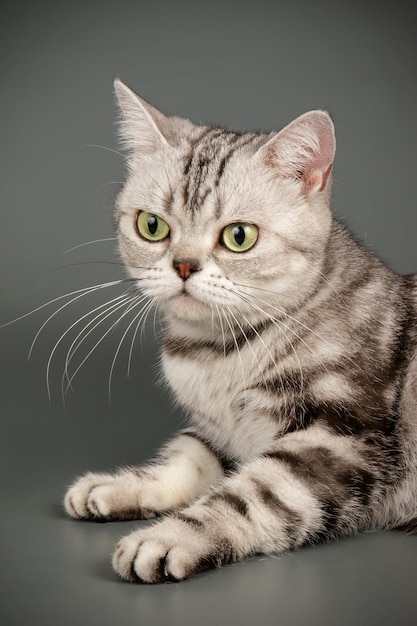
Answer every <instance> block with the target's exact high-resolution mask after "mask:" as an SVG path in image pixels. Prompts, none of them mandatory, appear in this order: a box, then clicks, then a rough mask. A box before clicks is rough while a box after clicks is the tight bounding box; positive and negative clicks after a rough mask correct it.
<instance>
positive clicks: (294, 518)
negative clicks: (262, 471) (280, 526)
mask: <svg viewBox="0 0 417 626" xmlns="http://www.w3.org/2000/svg"><path fill="white" fill-rule="evenodd" d="M251 482H252V484H253V485H255V488H256V495H257V497H258V498H259V500H260V502H261V504H262V505H264V506H266V507H267V508H269V509H270V510H271V511H272V512H273V513H275V514H276V515H278V516H279V517H280V518H281V519H283V521H285V532H286V534H287V535H288V536H289V537H290V538H291V543H292V544H296V543H298V542H299V541H300V533H299V532H297V531H298V529H299V528H300V527H301V526H302V522H303V518H302V516H301V515H299V514H298V513H296V512H295V511H293V510H292V509H290V508H289V507H288V506H287V505H286V504H284V502H283V501H282V500H281V498H280V497H279V496H278V495H277V494H276V493H273V492H272V491H271V489H270V487H269V486H268V485H266V484H264V483H263V482H261V481H260V480H257V479H255V478H252V479H251Z"/></svg>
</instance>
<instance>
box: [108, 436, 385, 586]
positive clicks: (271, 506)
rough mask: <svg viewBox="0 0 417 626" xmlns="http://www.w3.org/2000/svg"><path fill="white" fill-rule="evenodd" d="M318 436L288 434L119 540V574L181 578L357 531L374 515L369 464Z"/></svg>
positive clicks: (336, 440)
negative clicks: (370, 505) (192, 500)
mask: <svg viewBox="0 0 417 626" xmlns="http://www.w3.org/2000/svg"><path fill="white" fill-rule="evenodd" d="M326 438H327V441H326ZM285 439H286V437H284V440H285ZM315 439H316V441H320V443H315V444H313V445H311V444H310V443H308V442H306V440H305V437H304V435H302V436H300V437H297V436H291V437H289V438H288V443H284V441H283V442H282V445H281V446H280V447H279V449H275V450H273V451H271V452H269V453H267V454H265V455H263V456H262V457H259V458H258V459H255V460H253V461H251V462H249V463H247V464H246V465H245V466H243V467H242V469H241V470H240V472H239V473H236V474H234V475H232V476H229V477H227V478H226V479H225V480H224V481H222V482H221V483H220V484H219V485H218V486H217V487H215V488H214V489H213V490H212V491H211V492H210V493H208V494H206V495H204V496H202V497H201V498H199V500H198V501H196V502H195V503H194V504H192V505H191V506H188V507H186V508H184V509H182V510H181V511H178V512H174V513H173V514H171V515H170V516H168V517H166V518H164V519H163V520H161V521H159V522H156V523H155V524H152V525H150V526H148V527H147V528H141V529H140V530H136V531H134V532H133V533H131V534H129V535H127V536H126V537H124V538H122V540H121V541H120V542H119V544H118V546H117V548H116V551H115V553H114V557H113V567H114V569H115V570H116V572H118V573H119V574H120V575H121V576H122V578H125V579H127V580H130V581H136V582H138V581H144V582H148V583H159V582H163V581H165V580H173V579H174V580H181V579H184V578H188V577H190V576H193V575H194V574H196V573H198V572H200V571H202V570H204V569H208V568H213V567H219V566H220V565H223V564H226V563H231V562H236V561H239V560H242V559H243V558H245V557H248V556H251V555H255V554H257V553H263V554H270V553H279V552H282V551H284V550H289V549H294V548H296V547H298V546H301V545H303V544H305V543H308V542H315V541H318V540H319V539H320V538H323V539H328V538H331V537H334V536H337V535H338V534H342V533H346V532H352V531H355V530H357V529H358V528H359V527H360V524H361V523H362V524H363V523H364V522H363V520H366V518H367V515H369V509H368V510H367V507H366V506H365V503H367V502H368V501H370V498H371V491H372V484H373V481H372V480H371V475H370V473H369V469H368V468H367V467H366V465H367V464H366V461H365V460H364V459H363V458H361V457H360V455H359V454H358V453H357V451H356V450H353V449H352V450H350V446H349V442H346V441H344V440H345V439H346V438H343V437H332V436H328V435H326V433H315ZM361 516H362V520H361ZM368 523H369V521H368Z"/></svg>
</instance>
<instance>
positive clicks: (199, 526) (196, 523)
mask: <svg viewBox="0 0 417 626" xmlns="http://www.w3.org/2000/svg"><path fill="white" fill-rule="evenodd" d="M171 517H174V518H175V519H179V520H181V521H182V522H185V523H186V524H188V525H189V526H192V527H193V528H194V529H195V530H203V529H204V528H205V524H204V522H202V521H201V520H199V519H197V518H196V517H192V516H191V515H186V514H185V513H182V512H181V511H174V512H173V513H171Z"/></svg>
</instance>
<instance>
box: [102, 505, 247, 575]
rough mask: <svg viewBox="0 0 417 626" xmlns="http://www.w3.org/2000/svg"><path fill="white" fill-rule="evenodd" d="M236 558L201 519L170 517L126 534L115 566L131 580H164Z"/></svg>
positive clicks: (218, 565) (118, 571) (229, 547)
mask: <svg viewBox="0 0 417 626" xmlns="http://www.w3.org/2000/svg"><path fill="white" fill-rule="evenodd" d="M185 517H186V516H183V518H185ZM200 524H201V526H200ZM235 560H237V558H236V555H235V554H234V551H233V548H232V546H231V544H230V542H228V541H227V540H225V539H224V538H220V537H217V538H215V537H213V535H211V536H210V534H208V533H206V532H205V528H204V525H203V524H202V523H201V522H198V520H195V519H192V518H190V521H186V520H184V519H178V518H174V517H168V518H166V519H164V520H162V521H161V522H157V523H156V524H153V525H152V526H148V527H147V528H143V529H140V530H136V531H134V532H132V533H131V534H129V535H127V536H125V537H123V538H122V539H121V540H120V541H119V543H118V544H117V546H116V550H115V552H114V555H113V568H114V570H115V571H116V572H117V573H118V574H119V575H120V576H121V577H122V578H124V579H125V580H128V581H130V582H144V583H163V582H169V581H179V580H184V579H185V578H190V577H191V576H194V575H195V574H197V573H199V572H201V571H204V570H207V569H211V568H215V567H220V566H221V565H223V564H225V563H230V562H232V561H235Z"/></svg>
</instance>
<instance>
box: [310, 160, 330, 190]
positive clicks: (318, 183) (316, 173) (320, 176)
mask: <svg viewBox="0 0 417 626" xmlns="http://www.w3.org/2000/svg"><path fill="white" fill-rule="evenodd" d="M332 167H333V163H330V165H329V166H328V167H327V168H326V169H325V170H313V171H312V172H310V173H309V174H308V176H307V179H306V183H307V186H308V187H309V188H310V189H313V188H315V189H316V190H317V191H323V189H324V188H325V186H326V183H327V179H328V178H329V175H330V172H331V171H332Z"/></svg>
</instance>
